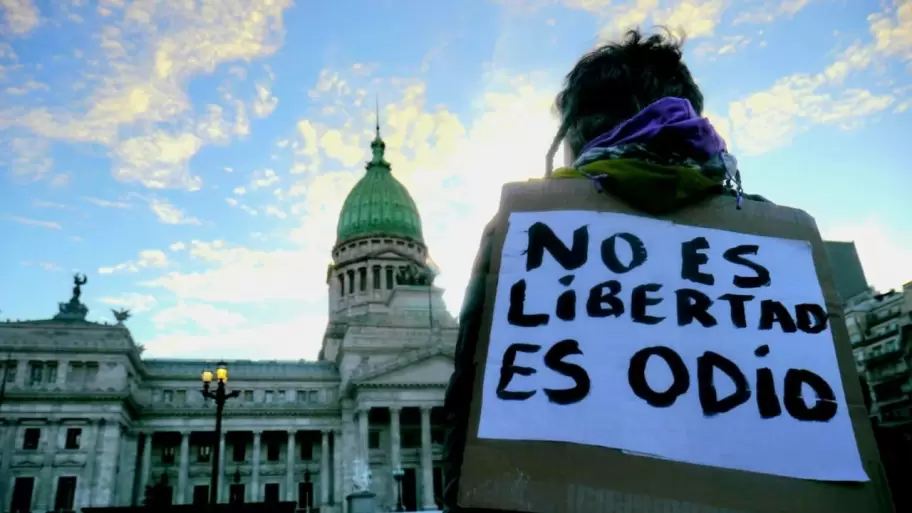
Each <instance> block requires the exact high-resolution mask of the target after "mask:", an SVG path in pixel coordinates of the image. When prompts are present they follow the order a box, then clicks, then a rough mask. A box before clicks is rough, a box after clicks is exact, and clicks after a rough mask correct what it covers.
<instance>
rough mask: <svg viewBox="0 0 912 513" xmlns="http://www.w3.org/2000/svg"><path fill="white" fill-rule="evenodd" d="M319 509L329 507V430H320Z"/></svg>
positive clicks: (324, 509) (322, 509) (323, 509)
mask: <svg viewBox="0 0 912 513" xmlns="http://www.w3.org/2000/svg"><path fill="white" fill-rule="evenodd" d="M320 436H321V438H320V510H321V511H327V508H328V507H329V430H328V429H324V430H322V431H321V432H320Z"/></svg>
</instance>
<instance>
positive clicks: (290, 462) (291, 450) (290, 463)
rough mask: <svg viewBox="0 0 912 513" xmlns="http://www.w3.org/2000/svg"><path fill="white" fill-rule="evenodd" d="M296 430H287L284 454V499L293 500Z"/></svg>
mask: <svg viewBox="0 0 912 513" xmlns="http://www.w3.org/2000/svg"><path fill="white" fill-rule="evenodd" d="M296 434H297V430H294V429H289V430H288V449H287V451H286V454H285V500H286V501H293V500H294V482H295V480H294V477H295V472H294V464H295V435H296Z"/></svg>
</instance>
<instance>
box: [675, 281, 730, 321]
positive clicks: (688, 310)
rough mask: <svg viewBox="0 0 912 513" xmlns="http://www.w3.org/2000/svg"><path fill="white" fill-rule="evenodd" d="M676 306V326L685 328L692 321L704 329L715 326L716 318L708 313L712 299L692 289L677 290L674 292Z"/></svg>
mask: <svg viewBox="0 0 912 513" xmlns="http://www.w3.org/2000/svg"><path fill="white" fill-rule="evenodd" d="M675 295H676V296H677V300H678V301H677V306H678V326H687V325H688V324H690V323H692V322H693V321H694V320H696V321H698V322H699V323H700V324H702V325H703V327H704V328H712V327H713V326H715V325H716V324H719V322H718V321H716V318H715V317H713V316H712V314H711V313H709V307H711V306H712V304H713V302H712V299H709V296H707V295H706V294H704V293H702V292H700V291H699V290H694V289H678V290H676V291H675Z"/></svg>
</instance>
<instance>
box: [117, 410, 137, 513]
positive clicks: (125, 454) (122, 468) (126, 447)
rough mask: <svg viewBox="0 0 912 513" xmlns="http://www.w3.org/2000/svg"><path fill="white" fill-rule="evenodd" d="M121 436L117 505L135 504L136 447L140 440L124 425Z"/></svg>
mask: <svg viewBox="0 0 912 513" xmlns="http://www.w3.org/2000/svg"><path fill="white" fill-rule="evenodd" d="M121 428H122V433H121V436H120V458H119V459H120V462H119V463H118V468H117V490H116V492H115V497H114V499H115V505H117V506H132V505H133V497H134V495H133V486H134V485H135V484H136V483H135V482H136V449H137V447H138V440H136V437H135V436H134V434H133V433H131V432H129V431H127V430H126V429H125V428H123V426H121Z"/></svg>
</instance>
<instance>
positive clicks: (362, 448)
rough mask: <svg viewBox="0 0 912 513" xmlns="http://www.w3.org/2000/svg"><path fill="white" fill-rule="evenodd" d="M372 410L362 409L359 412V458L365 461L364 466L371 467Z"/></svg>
mask: <svg viewBox="0 0 912 513" xmlns="http://www.w3.org/2000/svg"><path fill="white" fill-rule="evenodd" d="M369 416H370V408H369V407H362V408H361V409H360V410H358V457H359V458H361V459H362V460H364V464H365V465H367V466H368V467H369V466H370V437H369V436H368V435H369V434H370V426H369V425H368V417H369Z"/></svg>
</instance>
